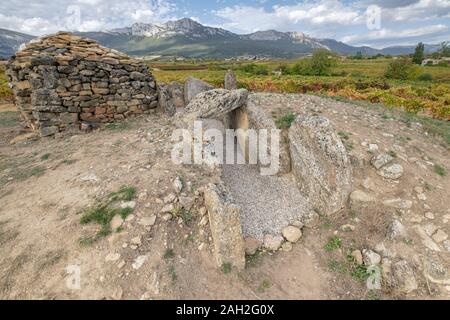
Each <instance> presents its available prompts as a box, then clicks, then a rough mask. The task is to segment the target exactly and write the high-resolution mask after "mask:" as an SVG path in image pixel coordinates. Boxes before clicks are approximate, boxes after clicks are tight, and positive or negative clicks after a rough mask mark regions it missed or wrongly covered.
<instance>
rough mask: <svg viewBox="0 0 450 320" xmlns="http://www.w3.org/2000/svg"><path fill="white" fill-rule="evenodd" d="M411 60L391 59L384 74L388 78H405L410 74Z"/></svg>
mask: <svg viewBox="0 0 450 320" xmlns="http://www.w3.org/2000/svg"><path fill="white" fill-rule="evenodd" d="M410 71H411V62H410V61H409V60H408V59H407V58H399V59H396V60H392V61H391V62H390V63H389V65H388V67H387V69H386V72H385V74H384V76H385V77H386V78H389V79H400V80H406V79H408V78H409V76H410Z"/></svg>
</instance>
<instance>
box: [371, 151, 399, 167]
mask: <svg viewBox="0 0 450 320" xmlns="http://www.w3.org/2000/svg"><path fill="white" fill-rule="evenodd" d="M392 160H394V158H393V157H391V156H390V155H388V154H385V153H380V154H378V155H376V156H375V157H373V158H372V160H371V161H370V163H371V164H372V166H374V167H375V169H377V170H379V169H381V168H382V167H384V166H385V165H387V164H388V163H389V162H391V161H392Z"/></svg>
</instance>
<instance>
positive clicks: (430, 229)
mask: <svg viewBox="0 0 450 320" xmlns="http://www.w3.org/2000/svg"><path fill="white" fill-rule="evenodd" d="M423 230H425V232H426V233H427V235H428V236H430V237H431V236H432V235H433V234H434V233H435V232H436V231H437V230H438V227H436V226H435V225H434V224H432V223H428V224H426V225H425V226H424V227H423Z"/></svg>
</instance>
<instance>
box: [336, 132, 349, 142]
mask: <svg viewBox="0 0 450 320" xmlns="http://www.w3.org/2000/svg"><path fill="white" fill-rule="evenodd" d="M338 135H339V137H340V138H341V139H343V140H348V139H350V134H349V133H347V132H344V131H339V132H338Z"/></svg>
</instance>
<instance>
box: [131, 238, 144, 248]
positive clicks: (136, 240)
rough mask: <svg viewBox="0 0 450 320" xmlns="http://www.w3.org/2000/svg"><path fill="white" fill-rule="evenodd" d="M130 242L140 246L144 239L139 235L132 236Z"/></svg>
mask: <svg viewBox="0 0 450 320" xmlns="http://www.w3.org/2000/svg"><path fill="white" fill-rule="evenodd" d="M130 242H131V244H134V245H136V246H140V245H141V244H142V239H141V237H140V236H137V237H134V238H132V239H131V241H130Z"/></svg>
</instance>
